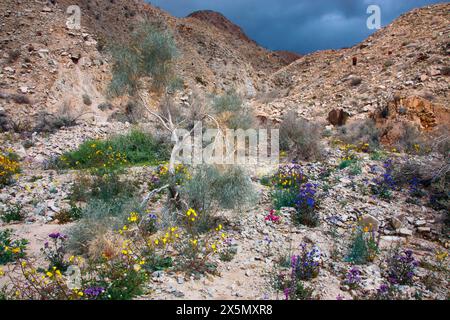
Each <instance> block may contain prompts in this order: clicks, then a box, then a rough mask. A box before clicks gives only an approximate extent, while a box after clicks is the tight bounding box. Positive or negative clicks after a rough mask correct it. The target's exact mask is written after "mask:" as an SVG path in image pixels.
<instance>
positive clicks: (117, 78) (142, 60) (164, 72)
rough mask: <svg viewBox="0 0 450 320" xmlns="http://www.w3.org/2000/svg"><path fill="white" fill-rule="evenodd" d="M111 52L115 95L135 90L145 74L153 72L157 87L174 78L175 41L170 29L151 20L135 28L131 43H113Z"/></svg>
mask: <svg viewBox="0 0 450 320" xmlns="http://www.w3.org/2000/svg"><path fill="white" fill-rule="evenodd" d="M110 52H111V55H112V58H113V66H112V74H113V78H112V80H111V83H110V85H109V91H110V93H111V94H113V95H122V94H124V93H129V94H130V95H133V94H135V93H136V92H137V90H138V89H139V87H140V79H141V78H142V77H147V76H150V77H151V78H152V80H153V86H154V87H156V88H162V87H164V86H165V85H167V84H168V83H169V81H170V80H171V78H172V64H173V61H174V59H175V58H176V56H177V48H176V45H175V41H174V39H173V37H172V35H171V34H170V33H169V32H168V31H163V29H158V28H157V27H156V26H153V25H151V24H150V23H148V22H144V23H141V24H140V25H138V26H137V27H136V28H135V30H134V31H133V32H132V34H131V35H130V40H129V42H128V43H124V44H120V45H116V46H113V47H111V48H110Z"/></svg>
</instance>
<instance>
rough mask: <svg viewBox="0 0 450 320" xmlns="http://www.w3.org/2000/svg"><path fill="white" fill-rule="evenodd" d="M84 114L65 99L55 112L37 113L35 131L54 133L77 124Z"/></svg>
mask: <svg viewBox="0 0 450 320" xmlns="http://www.w3.org/2000/svg"><path fill="white" fill-rule="evenodd" d="M83 115H84V114H83V113H80V112H76V111H75V110H74V108H73V107H72V105H71V104H70V103H69V102H68V101H65V102H64V103H62V104H61V105H60V106H59V107H58V110H57V111H56V112H55V113H54V114H51V113H47V112H40V113H39V114H38V115H37V118H36V121H35V122H36V124H35V126H34V128H33V132H48V133H53V132H55V131H57V130H59V129H61V128H62V127H65V128H69V127H73V126H76V125H77V124H78V119H79V118H80V117H81V116H83Z"/></svg>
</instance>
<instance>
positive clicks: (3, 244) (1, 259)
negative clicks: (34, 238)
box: [0, 229, 28, 265]
mask: <svg viewBox="0 0 450 320" xmlns="http://www.w3.org/2000/svg"><path fill="white" fill-rule="evenodd" d="M11 237H12V230H10V229H6V230H1V231H0V265H2V264H7V263H9V262H14V261H17V260H18V259H21V258H23V257H25V249H26V245H27V244H28V240H25V239H19V240H12V239H11Z"/></svg>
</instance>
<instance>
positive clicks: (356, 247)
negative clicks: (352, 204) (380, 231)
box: [345, 226, 379, 264]
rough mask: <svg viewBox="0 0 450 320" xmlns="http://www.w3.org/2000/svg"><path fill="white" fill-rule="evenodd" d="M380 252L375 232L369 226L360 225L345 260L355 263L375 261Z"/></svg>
mask: <svg viewBox="0 0 450 320" xmlns="http://www.w3.org/2000/svg"><path fill="white" fill-rule="evenodd" d="M378 252H379V249H378V242H377V240H376V238H375V233H374V232H373V231H372V230H370V229H369V228H368V227H364V228H362V227H360V226H358V227H357V228H356V230H355V233H354V235H353V238H352V242H351V245H350V250H349V253H348V254H347V257H346V258H345V260H346V261H347V262H351V263H354V264H366V263H368V262H371V261H373V260H374V259H375V257H376V255H377V254H378Z"/></svg>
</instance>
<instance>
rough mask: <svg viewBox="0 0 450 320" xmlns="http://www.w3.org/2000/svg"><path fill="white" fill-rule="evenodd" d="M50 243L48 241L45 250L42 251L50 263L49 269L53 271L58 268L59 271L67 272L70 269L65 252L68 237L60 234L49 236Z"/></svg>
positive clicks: (55, 233)
mask: <svg viewBox="0 0 450 320" xmlns="http://www.w3.org/2000/svg"><path fill="white" fill-rule="evenodd" d="M48 236H49V238H50V239H51V240H50V243H49V242H48V241H47V242H45V244H44V248H42V249H41V252H42V253H43V254H44V255H45V257H46V258H47V260H48V261H49V262H50V265H49V267H48V269H49V270H50V269H53V268H54V267H56V268H57V269H58V270H61V271H66V270H67V268H68V266H69V265H68V263H67V262H66V261H64V254H65V253H66V250H65V247H64V245H65V241H66V240H67V236H66V235H63V234H61V233H59V232H54V233H51V234H49V235H48Z"/></svg>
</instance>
